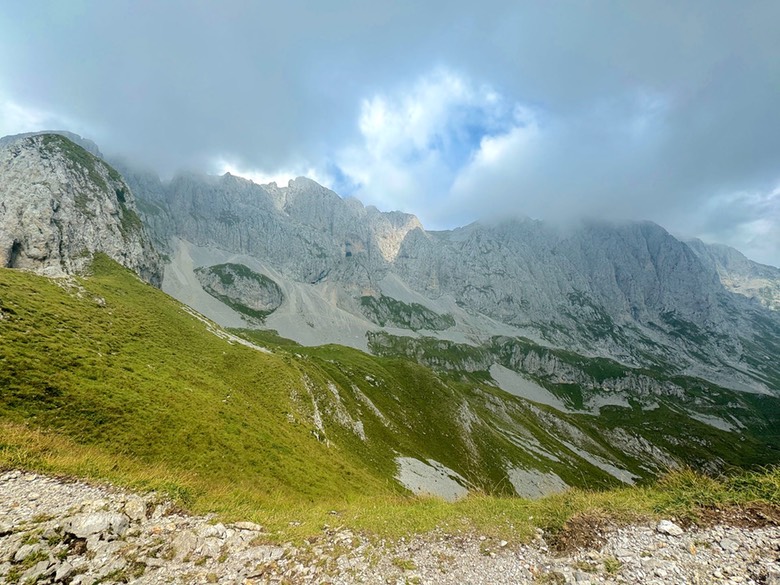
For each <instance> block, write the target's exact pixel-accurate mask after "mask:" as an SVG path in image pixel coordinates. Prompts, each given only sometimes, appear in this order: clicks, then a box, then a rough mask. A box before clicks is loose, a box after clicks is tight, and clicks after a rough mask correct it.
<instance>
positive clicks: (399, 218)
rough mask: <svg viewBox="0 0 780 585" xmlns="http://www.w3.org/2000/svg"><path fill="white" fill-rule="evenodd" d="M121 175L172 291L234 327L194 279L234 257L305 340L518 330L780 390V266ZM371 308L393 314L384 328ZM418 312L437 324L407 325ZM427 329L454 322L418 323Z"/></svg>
mask: <svg viewBox="0 0 780 585" xmlns="http://www.w3.org/2000/svg"><path fill="white" fill-rule="evenodd" d="M125 173H126V176H127V179H128V182H129V183H130V184H131V186H133V188H134V190H135V191H136V192H137V193H138V194H139V199H140V201H141V207H140V208H141V215H142V217H143V218H144V222H145V223H146V224H147V225H148V226H149V227H150V229H151V231H152V233H153V236H154V238H155V241H156V242H160V245H161V246H164V247H165V248H166V249H167V250H168V252H169V256H170V263H169V272H168V274H169V278H166V282H165V283H164V285H163V286H164V289H165V290H166V291H167V292H169V293H170V294H172V295H174V296H176V297H177V298H180V299H181V300H183V301H185V302H187V303H189V304H192V305H193V306H194V307H195V308H197V309H198V310H200V311H202V312H203V313H204V314H206V315H208V316H209V317H211V318H213V319H215V320H216V321H218V322H220V323H222V324H223V325H229V326H239V325H241V324H242V323H245V322H246V320H245V316H242V315H241V314H240V312H239V313H237V312H236V311H234V310H231V309H230V308H227V307H226V306H225V305H224V303H219V302H216V301H215V299H214V298H211V297H209V295H207V294H205V293H204V292H203V291H202V289H201V287H200V286H199V285H198V282H197V279H196V278H195V277H194V270H195V269H198V268H204V267H208V266H211V265H219V264H223V263H226V262H231V263H239V264H243V265H245V266H247V267H248V268H250V269H251V270H253V271H255V272H256V273H258V274H262V275H264V276H265V277H267V278H269V279H270V280H272V281H274V282H275V283H276V284H277V285H278V286H279V288H280V290H281V291H282V294H283V297H284V298H283V301H282V303H281V304H280V305H279V307H278V308H277V309H276V310H274V311H273V312H272V313H271V314H269V315H268V316H267V318H266V319H265V326H266V327H270V328H273V329H276V330H277V331H278V332H279V333H280V334H281V335H283V336H285V337H289V338H291V339H295V340H296V341H299V342H301V343H304V344H308V345H311V344H319V343H328V342H337V343H342V344H345V345H351V346H353V347H357V348H359V349H364V350H365V349H369V347H370V337H371V335H373V334H375V333H376V332H378V331H390V332H391V333H392V334H393V335H396V336H411V337H421V336H429V337H432V338H435V339H442V340H447V341H449V342H453V343H459V344H466V345H471V346H479V345H482V344H484V343H486V342H488V341H489V340H490V339H491V338H493V337H495V336H507V335H508V336H511V337H517V336H519V337H523V338H525V339H529V340H532V341H533V342H534V343H537V344H539V345H541V346H546V347H553V348H561V349H566V350H570V351H574V352H577V353H579V354H581V355H584V356H590V357H600V358H608V359H614V360H617V361H619V362H620V363H622V364H625V365H628V366H632V367H652V368H657V367H660V368H664V369H665V370H666V371H668V372H676V373H679V374H685V375H695V376H700V377H704V378H705V379H707V380H710V381H712V382H715V383H718V384H722V385H727V386H729V387H731V388H735V389H743V390H744V389H750V390H751V391H755V392H767V391H776V390H777V385H778V381H780V371H779V370H778V369H777V367H775V366H773V365H772V363H770V361H769V360H768V359H767V356H771V355H773V352H774V351H775V350H776V349H777V348H778V339H780V313H778V312H777V311H775V310H774V309H775V308H776V306H777V301H776V298H775V297H776V295H777V292H776V291H777V290H778V288H777V287H778V286H780V271H777V270H776V269H775V270H774V271H773V269H772V268H771V267H763V268H759V267H760V265H758V264H756V263H752V262H751V261H749V260H747V259H746V258H744V257H742V260H740V261H739V262H737V261H736V260H734V258H736V256H735V255H738V253H737V252H736V251H731V252H729V251H728V249H727V251H726V252H724V249H723V248H718V247H712V246H707V245H705V244H702V243H695V242H683V241H681V240H679V239H677V238H675V237H674V236H672V235H671V234H669V233H668V232H667V231H666V230H664V229H663V228H662V227H661V226H658V225H656V224H654V223H652V222H627V223H617V224H616V223H609V222H600V221H583V222H581V223H579V224H576V225H572V226H569V227H568V228H566V229H564V228H560V227H557V226H553V225H551V224H548V223H545V222H541V221H535V220H531V219H528V218H517V219H509V220H506V221H502V222H498V223H481V222H476V223H473V224H470V225H468V226H465V227H462V228H457V229H454V230H447V231H426V230H425V229H424V228H423V226H422V225H421V224H420V222H419V221H418V220H417V218H416V217H414V216H413V215H409V214H404V213H400V212H391V213H384V212H379V211H378V210H376V209H375V208H373V207H364V206H363V205H362V204H361V203H360V202H359V201H357V200H354V199H349V198H347V199H343V198H341V197H339V196H338V195H337V194H336V193H334V192H332V191H330V190H328V189H326V188H324V187H322V186H321V185H318V184H317V183H315V182H314V181H311V180H309V179H305V178H298V179H295V180H293V181H291V182H290V183H289V185H288V186H286V187H279V186H277V185H276V184H275V183H272V184H270V185H257V184H254V183H252V182H251V181H248V180H245V179H242V178H239V177H235V176H232V175H229V174H226V175H224V176H222V177H211V176H205V175H196V174H187V175H180V176H177V177H175V178H174V179H173V180H171V181H169V182H166V183H163V182H161V181H159V179H156V178H154V177H150V176H149V175H142V174H139V173H136V172H134V171H133V170H132V169H129V168H128V169H125ZM724 254H725V255H724ZM726 257H729V258H732V261H730V262H726V260H725V258H726ZM369 298H370V299H373V300H371V301H369V300H367V299H369ZM759 301H760V302H759ZM371 304H381V305H382V306H383V307H382V310H381V313H382V315H383V318H382V322H381V324H380V323H377V322H376V319H375V318H373V316H374V315H375V314H376V311H373V312H370V313H368V314H367V312H366V307H367V306H368V305H371ZM391 306H392V307H394V308H395V309H396V311H397V312H399V316H398V318H396V319H393V318H392V317H393V316H392V315H389V314H388V311H389V307H391ZM411 307H418V309H417V310H418V312H419V311H428V312H430V313H431V314H432V315H433V316H435V317H440V319H437V318H435V317H434V318H433V319H431V318H427V319H424V318H410V316H409V313H410V312H413V311H414V309H412V308H411ZM401 313H403V315H401ZM442 319H443V320H442ZM426 322H428V323H444V322H446V323H450V325H449V326H447V327H438V326H432V327H431V328H430V329H426V328H425V327H424V326H420V327H417V326H415V327H410V326H409V324H410V323H418V324H422V323H426Z"/></svg>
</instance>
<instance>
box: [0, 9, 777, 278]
mask: <svg viewBox="0 0 780 585" xmlns="http://www.w3.org/2000/svg"><path fill="white" fill-rule="evenodd" d="M3 4H4V5H5V6H4V7H3V10H2V11H0V49H1V50H0V106H3V104H5V105H4V106H3V108H4V111H3V112H0V126H3V125H4V126H6V127H7V128H14V130H17V127H18V126H19V124H21V122H20V120H29V121H30V123H31V124H35V123H37V124H39V125H46V124H48V125H50V124H51V123H53V122H56V121H58V120H61V121H63V123H67V124H68V125H69V126H70V128H69V129H71V130H74V131H77V132H80V133H83V134H88V135H89V136H90V137H92V138H94V139H95V140H97V141H98V142H99V143H100V144H101V146H102V147H103V149H104V150H105V151H115V152H123V153H127V154H129V155H130V156H132V157H135V158H137V159H139V160H142V161H144V162H146V163H149V164H152V165H154V166H155V167H156V168H157V169H158V170H160V171H162V172H171V171H172V170H174V169H176V168H178V167H182V166H188V167H195V168H206V167H208V165H212V166H213V165H214V161H215V160H217V159H219V158H222V159H224V160H230V161H232V163H233V164H234V165H236V166H240V167H241V168H245V169H254V170H258V171H264V172H266V173H270V172H273V171H274V170H277V169H314V170H315V171H317V172H318V173H320V174H322V175H323V176H327V177H330V179H331V182H332V184H333V185H334V186H335V185H339V186H342V185H343V186H345V188H346V187H347V186H348V187H349V188H350V189H351V190H353V191H354V192H355V193H356V194H357V195H359V196H360V197H361V198H364V199H367V200H368V201H369V202H375V203H377V204H379V205H380V207H383V208H390V207H402V208H405V209H408V210H409V211H413V212H416V213H418V214H420V215H421V216H422V217H423V219H424V220H426V221H427V222H429V223H432V224H435V225H438V226H444V225H450V224H452V223H460V222H464V221H470V220H473V219H475V218H476V217H478V216H480V215H482V213H483V212H484V210H485V209H486V208H491V209H495V210H498V211H499V212H500V213H506V212H507V211H512V212H518V213H524V214H528V215H531V216H536V217H552V218H555V217H562V216H566V215H575V214H576V215H579V214H587V215H596V216H601V215H606V216H610V217H633V218H650V219H654V220H656V221H659V222H661V223H663V224H664V225H666V226H668V227H669V228H671V229H673V230H676V231H678V232H681V233H686V232H687V233H689V235H708V236H709V237H711V238H715V239H717V238H719V237H720V238H721V239H723V240H724V241H728V242H729V243H732V244H737V245H740V244H741V245H742V247H743V249H745V250H748V251H755V252H756V253H757V254H760V255H761V259H762V260H764V261H772V262H774V263H778V262H779V261H780V251H778V249H777V248H776V247H775V248H772V249H770V250H767V249H765V248H766V247H764V249H761V250H759V249H758V248H756V247H755V246H754V245H753V244H752V243H751V242H755V237H754V236H755V233H754V232H751V231H750V230H751V229H753V228H751V227H750V226H757V225H760V226H763V227H762V228H761V229H765V230H766V229H768V230H769V231H770V232H771V231H772V227H771V226H772V225H774V226H775V227H776V228H777V230H780V225H777V224H776V222H777V221H778V219H777V218H778V216H779V215H780V214H778V213H777V205H778V198H777V197H776V196H771V193H773V192H774V190H775V188H776V187H777V186H778V184H779V183H780V166H779V165H778V160H780V156H779V155H780V114H779V113H778V108H777V102H778V97H780V66H778V59H777V56H778V55H780V40H778V39H780V35H777V34H776V31H775V30H774V28H775V26H776V23H777V22H780V4H778V3H776V2H758V1H756V2H739V3H736V2H718V1H715V0H708V1H702V2H695V1H689V2H685V3H680V2H661V1H657V2H656V1H654V2H606V1H604V2H509V1H502V2H498V1H492V0H487V1H483V2H480V3H474V2H459V1H449V2H439V1H430V2H425V3H420V2H410V1H397V2H371V3H369V2H357V1H346V0H343V1H332V2H328V3H313V2H302V1H297V2H296V1H293V2H263V3H257V2H219V3H217V2H138V1H136V2H129V1H128V2H120V1H111V2H75V1H73V2H50V3H42V2H25V3H20V2H11V1H8V2H3ZM453 88H455V89H453ZM453 92H454V93H456V94H457V95H456V96H455V97H453V95H452V94H453ZM494 98H495V99H497V101H494ZM3 100H4V101H3ZM442 102H446V107H444V106H442V105H441V104H442ZM495 103H498V104H500V107H499V106H496V110H495V111H496V112H503V113H501V114H500V119H501V121H502V124H503V122H505V121H506V117H507V115H506V111H508V110H507V107H509V106H507V104H509V105H514V106H515V107H516V108H517V109H518V111H522V113H521V114H520V115H518V116H517V118H516V120H515V127H512V128H508V129H504V127H503V126H501V128H502V130H501V132H503V134H502V133H501V132H497V131H496V130H495V128H492V129H491V124H492V122H491V120H492V118H491V116H492V115H493V110H492V109H491V108H493V107H494V104H495ZM380 106H381V107H380ZM443 108H444V109H443ZM448 108H449V109H448ZM380 110H381V111H380ZM464 111H469V112H471V111H473V112H476V113H477V115H476V116H472V117H470V118H468V117H464V116H462V112H464ZM377 112H379V113H383V115H384V116H385V117H384V118H382V117H381V116H380V117H379V118H381V119H379V118H377V117H376V115H377ZM369 114H371V115H373V116H374V117H373V118H371V117H370V116H369ZM417 114H419V116H418V117H419V119H418V120H417V122H416V123H414V124H410V125H409V126H410V127H409V128H401V130H402V131H401V132H399V131H398V128H397V126H398V125H399V122H398V121H399V120H405V119H406V118H409V117H413V116H414V115H417ZM497 115H498V114H497ZM428 118H430V119H431V120H433V122H430V123H427V125H426V120H427V119H428ZM465 118H468V119H469V120H470V121H469V122H468V123H466V122H463V120H464V119H465ZM383 120H384V121H383ZM420 120H422V121H420ZM473 120H477V121H479V124H477V125H474V124H473ZM14 121H16V124H13V123H12V122H14ZM468 124H471V125H470V126H469V125H468ZM401 126H404V124H401ZM30 129H33V128H30ZM2 130H5V128H2V127H0V131H2ZM448 136H466V137H467V138H466V139H465V141H464V142H463V144H460V145H457V144H456V145H452V144H449V145H448V143H447V140H446V137H448ZM442 137H444V138H442ZM410 144H411V145H412V146H413V148H412V147H410V146H409V145H410ZM421 145H422V146H421ZM464 145H465V146H464ZM425 148H429V152H426V151H425V150H424V149H425ZM412 151H413V152H415V153H416V154H415V157H414V159H413V160H412V159H409V157H408V156H405V155H404V153H407V154H408V152H412ZM458 165H460V166H458ZM453 167H456V168H453ZM733 193H742V194H743V195H741V196H739V197H737V196H730V194H733ZM747 201H751V202H755V201H759V202H760V204H749V205H748V204H747V203H745V202H747ZM486 202H489V205H486ZM713 202H715V203H713ZM724 202H726V203H724ZM740 202H741V203H740ZM737 211H739V213H737ZM730 215H732V216H733V220H730V219H729V216H730ZM745 216H747V217H745ZM772 222H775V224H772ZM767 225H769V226H770V227H769V228H767ZM696 226H699V227H698V228H697V227H696ZM746 226H747V227H746ZM696 229H698V230H699V232H698V233H691V230H696ZM755 229H758V228H755ZM740 233H745V234H748V235H745V236H739V235H735V234H740ZM740 238H741V239H740ZM751 238H752V240H751ZM770 240H771V238H770ZM776 240H777V238H775V241H776Z"/></svg>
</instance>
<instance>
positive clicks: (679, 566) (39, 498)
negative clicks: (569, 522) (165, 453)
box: [0, 470, 780, 585]
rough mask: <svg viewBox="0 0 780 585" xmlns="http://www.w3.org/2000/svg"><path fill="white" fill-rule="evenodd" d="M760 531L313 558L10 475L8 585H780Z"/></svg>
mask: <svg viewBox="0 0 780 585" xmlns="http://www.w3.org/2000/svg"><path fill="white" fill-rule="evenodd" d="M751 518H752V520H751V519H750V518H748V519H744V518H743V520H745V521H740V519H739V518H732V519H731V521H730V523H727V524H726V525H724V524H723V523H719V522H718V521H717V520H718V517H717V515H715V516H714V517H713V522H712V525H711V526H709V527H707V528H688V529H683V528H681V527H680V526H678V525H677V524H675V523H673V522H671V521H669V520H666V521H662V522H660V523H658V524H653V525H634V526H628V527H623V528H617V529H605V530H603V531H602V530H600V529H598V530H594V529H593V527H592V526H590V527H587V526H585V527H583V528H584V530H583V531H582V532H581V533H578V532H577V530H574V531H572V532H571V534H569V537H570V540H569V542H568V544H569V545H570V546H567V547H566V548H567V552H559V551H556V550H553V548H554V547H553V546H552V544H550V543H548V542H547V541H546V540H545V535H544V534H543V533H541V531H540V532H539V533H538V534H537V538H536V539H535V540H534V541H533V542H532V543H530V544H527V545H511V544H509V543H507V542H505V541H496V540H494V539H491V538H486V537H481V536H479V535H469V536H448V535H444V534H436V533H434V534H428V535H424V536H421V537H415V538H413V539H410V540H408V539H407V540H402V541H400V542H394V543H387V542H377V541H374V540H369V539H367V538H365V537H363V536H361V535H358V534H355V533H353V532H351V531H349V530H347V529H344V528H338V529H331V528H323V531H322V535H321V537H319V538H317V539H316V541H314V542H310V543H309V544H307V545H304V546H294V545H292V544H286V545H281V546H277V545H273V544H269V538H268V536H269V535H268V534H266V533H264V531H263V528H262V527H261V526H258V525H257V524H253V523H249V522H237V523H234V524H222V523H220V522H217V521H216V520H215V519H214V518H211V517H208V516H190V515H186V514H183V513H182V512H181V511H179V510H177V508H176V507H175V506H173V505H172V504H171V503H170V502H166V501H162V500H160V499H159V498H156V497H155V496H154V494H147V495H138V494H133V493H130V492H126V491H122V490H118V489H114V488H110V487H105V486H94V485H88V484H85V483H82V482H78V481H71V480H64V479H60V478H52V477H45V476H41V475H37V474H32V473H25V472H21V471H16V470H12V471H6V472H4V473H3V474H2V475H0V583H20V584H27V583H40V584H47V583H70V584H71V585H96V584H98V583H103V584H110V583H138V584H142V583H149V584H152V583H236V584H245V585H248V584H252V583H257V584H261V583H291V584H292V583H331V584H334V585H335V584H352V583H392V584H396V583H398V584H406V583H420V584H422V583H432V584H434V583H435V584H439V583H442V584H448V583H452V584H455V583H458V584H461V583H474V584H477V583H485V584H488V583H489V584H499V583H552V584H568V583H572V584H577V585H588V584H597V583H599V584H601V583H642V584H648V585H652V584H667V583H668V584H672V583H674V584H681V583H688V584H710V583H744V584H767V585H780V527H779V526H778V522H777V518H775V517H774V516H772V515H771V514H770V515H768V516H767V515H764V514H762V513H761V511H760V510H757V511H753V513H752V515H751ZM761 518H763V519H764V521H763V522H761V521H758V522H757V521H756V519H758V520H760V519H761ZM747 520H750V521H747ZM601 532H603V538H600V539H597V540H595V541H594V540H593V537H594V536H599V535H600V533H601ZM583 536H585V537H587V538H584V540H583V541H582V542H578V539H582V538H583ZM585 541H590V546H585V547H581V546H575V545H578V544H583V543H584V542H585ZM557 544H558V545H560V544H561V541H560V539H559V541H558V543H557Z"/></svg>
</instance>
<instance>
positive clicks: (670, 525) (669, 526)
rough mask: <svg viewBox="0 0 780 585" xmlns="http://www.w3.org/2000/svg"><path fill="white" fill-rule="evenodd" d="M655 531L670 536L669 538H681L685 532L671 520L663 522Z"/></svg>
mask: <svg viewBox="0 0 780 585" xmlns="http://www.w3.org/2000/svg"><path fill="white" fill-rule="evenodd" d="M655 529H656V530H657V531H658V532H660V533H661V534H668V535H669V536H680V535H681V534H683V533H684V532H685V531H684V530H683V529H682V528H680V527H679V526H677V524H675V523H674V522H672V521H671V520H661V521H660V522H659V523H658V526H656V527H655Z"/></svg>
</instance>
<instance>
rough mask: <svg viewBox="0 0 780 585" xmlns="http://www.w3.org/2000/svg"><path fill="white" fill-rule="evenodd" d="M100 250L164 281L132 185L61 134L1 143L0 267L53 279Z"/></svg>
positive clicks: (84, 265)
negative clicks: (34, 272) (27, 271)
mask: <svg viewBox="0 0 780 585" xmlns="http://www.w3.org/2000/svg"><path fill="white" fill-rule="evenodd" d="M96 252H102V253H104V254H107V255H108V256H109V257H111V258H113V259H114V260H116V261H117V262H119V263H120V264H123V265H124V266H126V267H128V268H130V269H131V270H134V271H135V272H136V273H138V274H139V275H140V276H141V277H142V278H143V279H145V280H147V281H149V282H151V283H153V284H155V285H157V286H159V285H160V283H161V280H162V268H161V264H160V259H159V257H158V255H157V252H155V250H154V248H153V247H152V245H151V244H150V241H149V238H148V236H147V235H146V232H145V230H144V227H143V225H142V224H141V220H140V218H139V216H138V213H137V210H136V206H135V199H134V197H133V193H132V192H131V190H130V188H129V186H128V185H127V184H126V183H125V181H124V180H123V179H122V177H121V176H120V175H119V173H117V172H116V171H115V170H114V169H113V168H112V167H110V166H108V165H107V164H106V163H104V162H103V161H102V160H100V159H99V158H97V157H96V156H95V155H93V154H91V153H89V152H87V151H86V150H84V149H83V148H82V147H81V146H79V145H77V144H75V143H74V142H72V141H71V140H70V139H68V138H66V137H64V136H62V135H60V134H36V135H32V136H22V137H18V138H14V139H5V140H4V143H3V145H2V146H0V266H3V267H8V268H23V269H28V270H34V271H37V272H40V273H42V274H45V275H49V276H61V275H65V274H74V273H80V272H83V271H84V270H85V269H86V268H87V267H88V266H89V264H90V262H91V259H92V256H93V254H95V253H96Z"/></svg>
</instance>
